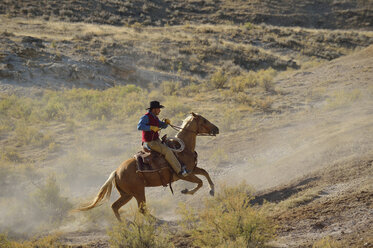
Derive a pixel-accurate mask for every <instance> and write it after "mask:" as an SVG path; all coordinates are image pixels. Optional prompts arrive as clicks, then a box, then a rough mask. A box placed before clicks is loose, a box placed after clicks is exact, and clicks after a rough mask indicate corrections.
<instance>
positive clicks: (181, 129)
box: [169, 116, 216, 136]
mask: <svg viewBox="0 0 373 248" xmlns="http://www.w3.org/2000/svg"><path fill="white" fill-rule="evenodd" d="M193 118H196V117H194V116H193ZM169 125H170V127H172V128H173V129H175V130H176V131H178V132H180V131H187V132H191V133H195V134H196V135H197V136H216V134H213V133H211V130H210V128H209V127H207V126H206V125H205V124H201V126H202V127H204V128H206V129H207V130H210V132H208V133H200V132H199V131H198V130H199V126H198V130H197V131H193V130H190V129H186V128H182V127H178V126H175V125H172V124H169Z"/></svg>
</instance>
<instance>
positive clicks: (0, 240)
mask: <svg viewBox="0 0 373 248" xmlns="http://www.w3.org/2000/svg"><path fill="white" fill-rule="evenodd" d="M0 247H1V248H13V247H14V246H13V245H12V244H11V242H10V241H9V240H8V238H7V235H5V234H2V233H0Z"/></svg>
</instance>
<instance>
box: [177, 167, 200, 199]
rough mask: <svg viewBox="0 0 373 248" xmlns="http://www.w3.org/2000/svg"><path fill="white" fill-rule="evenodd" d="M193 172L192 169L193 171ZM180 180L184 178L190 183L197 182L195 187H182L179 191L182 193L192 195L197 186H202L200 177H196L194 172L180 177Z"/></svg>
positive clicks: (197, 188)
mask: <svg viewBox="0 0 373 248" xmlns="http://www.w3.org/2000/svg"><path fill="white" fill-rule="evenodd" d="M193 172H194V171H193ZM180 179H182V180H185V181H188V182H192V183H197V187H195V188H194V189H192V190H188V189H184V190H182V191H181V193H183V194H188V195H193V194H194V193H196V191H197V190H199V188H201V187H202V185H203V182H202V180H201V179H199V178H198V177H196V176H195V175H194V174H190V175H189V176H187V177H183V178H180Z"/></svg>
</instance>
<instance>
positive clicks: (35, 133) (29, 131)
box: [15, 122, 53, 146]
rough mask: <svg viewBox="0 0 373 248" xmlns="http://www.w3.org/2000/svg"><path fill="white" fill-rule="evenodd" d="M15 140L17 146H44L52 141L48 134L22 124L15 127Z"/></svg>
mask: <svg viewBox="0 0 373 248" xmlns="http://www.w3.org/2000/svg"><path fill="white" fill-rule="evenodd" d="M15 138H16V141H17V142H18V144H19V145H35V146H46V145H49V143H51V142H52V141H53V138H52V136H51V135H50V134H49V133H42V132H40V131H39V130H38V129H37V128H36V127H32V126H30V125H28V124H26V123H23V122H20V123H19V124H18V125H17V127H16V129H15Z"/></svg>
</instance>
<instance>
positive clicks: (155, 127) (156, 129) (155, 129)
mask: <svg viewBox="0 0 373 248" xmlns="http://www.w3.org/2000/svg"><path fill="white" fill-rule="evenodd" d="M150 130H152V131H153V132H158V131H159V130H161V129H160V128H159V127H157V126H150Z"/></svg>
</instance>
